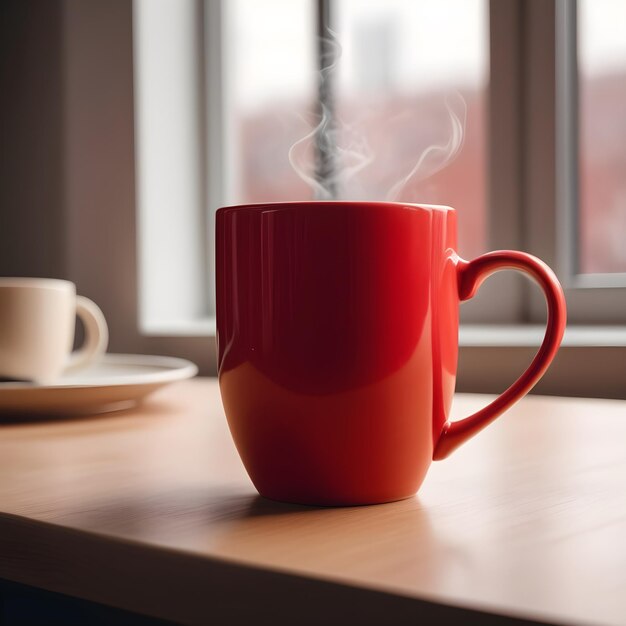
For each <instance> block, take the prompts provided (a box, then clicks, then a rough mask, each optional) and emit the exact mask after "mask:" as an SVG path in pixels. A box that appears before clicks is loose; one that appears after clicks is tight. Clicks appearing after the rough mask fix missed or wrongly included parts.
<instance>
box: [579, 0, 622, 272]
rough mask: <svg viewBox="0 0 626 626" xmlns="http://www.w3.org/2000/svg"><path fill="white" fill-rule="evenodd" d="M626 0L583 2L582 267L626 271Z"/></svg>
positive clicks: (580, 33) (604, 270) (580, 115)
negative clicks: (625, 34)
mask: <svg viewBox="0 0 626 626" xmlns="http://www.w3.org/2000/svg"><path fill="white" fill-rule="evenodd" d="M625 24H626V1H625V0H580V1H579V3H578V70H579V124H580V136H579V144H580V145H579V171H580V183H579V196H580V197H579V221H578V241H579V254H578V268H577V269H578V271H579V272H580V273H583V274H589V273H611V272H626V244H625V242H624V237H625V233H626V37H625V36H624V25H625Z"/></svg>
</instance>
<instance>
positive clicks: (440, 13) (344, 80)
mask: <svg viewBox="0 0 626 626" xmlns="http://www.w3.org/2000/svg"><path fill="white" fill-rule="evenodd" d="M333 6H334V7H335V18H336V30H337V31H338V39H339V43H340V45H341V47H342V57H341V60H340V63H339V66H338V70H337V71H338V78H337V83H338V84H337V89H338V99H337V111H338V114H339V117H340V118H341V120H342V123H340V125H339V129H338V132H339V138H338V143H340V144H342V145H343V146H344V147H346V148H347V149H348V150H350V149H352V150H355V151H356V152H359V151H360V152H361V153H362V154H363V155H364V157H365V159H366V161H367V165H365V166H364V167H363V169H362V170H361V171H359V172H357V173H356V174H355V175H354V176H353V177H352V179H350V180H348V181H346V182H345V185H344V186H345V187H346V188H347V190H348V193H350V194H351V195H353V196H358V197H365V198H367V199H380V200H384V199H390V200H401V201H406V202H422V203H431V204H447V205H450V206H453V207H455V208H456V209H458V218H459V252H460V254H461V255H462V256H465V257H466V258H472V257H473V256H476V255H477V254H479V253H481V252H484V251H485V248H486V228H485V220H486V189H485V187H486V120H485V117H486V110H485V106H486V89H487V83H488V61H489V59H488V55H489V52H488V2H487V0H439V1H438V2H433V1H432V0H367V1H365V0H335V2H334V4H333ZM342 132H343V134H344V136H343V137H342V136H341V133H342ZM350 162H351V163H354V162H355V158H354V156H351V161H350ZM349 164H350V163H348V165H349Z"/></svg>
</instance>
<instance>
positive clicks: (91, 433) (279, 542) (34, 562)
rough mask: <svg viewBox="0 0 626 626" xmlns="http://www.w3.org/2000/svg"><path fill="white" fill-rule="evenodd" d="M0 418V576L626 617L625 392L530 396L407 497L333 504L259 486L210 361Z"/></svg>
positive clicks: (123, 587) (107, 593) (341, 608)
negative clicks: (83, 403) (128, 404)
mask: <svg viewBox="0 0 626 626" xmlns="http://www.w3.org/2000/svg"><path fill="white" fill-rule="evenodd" d="M487 401H488V397H486V396H472V395H459V396H457V398H456V401H455V413H457V414H458V415H459V416H461V415H465V414H468V413H469V412H470V411H473V410H475V409H477V408H479V407H480V406H482V405H484V404H485V403H486V402H487ZM1 419H2V422H1V423H0V578H5V579H7V580H13V581H16V582H20V583H24V584H28V585H32V586H36V587H40V588H43V589H47V590H50V591H56V592H59V593H64V594H69V595H74V596H76V597H79V598H84V599H87V600H92V601H96V602H101V603H103V604H108V605H111V606H114V607H118V608H122V609H126V610H130V611H136V612H139V613H144V614H146V615H152V616H155V617H161V618H164V619H169V620H173V621H177V622H183V623H197V624H206V623H209V621H212V620H216V621H214V623H216V624H227V623H250V621H251V620H254V621H255V623H281V622H282V623H299V624H309V623H311V624H313V623H319V622H320V621H321V620H324V622H325V623H372V624H375V623H383V622H385V623H397V624H400V623H416V621H417V620H418V619H422V620H423V619H424V618H426V620H427V621H428V620H431V622H432V621H438V620H443V619H445V620H446V623H447V622H448V621H458V622H463V621H465V622H467V620H468V616H470V615H474V616H475V617H476V620H479V621H480V623H484V624H489V623H502V620H503V619H504V618H513V617H515V618H518V619H520V620H522V621H526V622H527V621H536V622H542V623H564V624H600V625H603V624H607V625H609V624H611V625H613V624H624V623H626V402H622V401H609V400H585V399H565V398H543V397H529V398H526V399H525V400H523V401H522V402H521V403H520V404H518V405H517V406H516V407H515V408H514V409H512V410H511V411H510V412H509V413H508V414H506V415H505V416H504V417H502V418H501V419H500V420H498V421H497V422H496V423H495V424H494V425H492V426H490V427H489V428H488V429H487V430H486V431H484V432H483V433H481V434H480V435H479V436H478V437H476V438H475V439H474V440H473V441H471V442H470V443H469V444H467V445H466V446H464V447H463V448H461V449H460V450H459V451H457V452H456V453H455V454H454V455H453V456H452V457H451V458H450V459H448V460H446V461H442V462H438V463H435V464H433V465H432V466H431V469H430V472H429V475H428V476H427V478H426V481H425V483H424V485H423V487H422V489H421V491H420V493H419V494H418V495H417V496H416V497H415V498H412V499H409V500H404V501H402V502H396V503H392V504H386V505H378V506H368V507H354V508H339V509H330V508H311V507H301V506H294V505H284V504H279V503H274V502H270V501H268V500H264V499H262V498H260V497H259V496H257V495H256V492H255V491H254V488H253V487H252V485H251V483H250V482H249V480H248V478H247V476H246V474H245V471H244V469H243V467H242V466H241V463H240V461H239V458H238V456H237V453H236V450H235V448H234V446H233V443H232V441H231V438H230V435H229V433H228V429H227V426H226V422H225V418H224V415H223V411H222V408H221V402H220V398H219V392H218V388H217V383H216V381H215V380H214V379H196V380H193V381H188V382H185V383H178V384H176V385H172V386H171V387H169V388H167V389H164V390H162V391H160V392H158V393H157V394H155V395H154V396H153V397H152V398H151V399H149V400H148V401H147V402H146V403H145V404H144V406H143V407H142V408H141V409H137V410H133V411H126V412H121V413H118V414H114V415H108V416H100V417H92V418H73V419H71V420H69V419H68V420H65V421H30V422H24V421H23V420H21V419H17V418H16V419H15V420H11V419H10V418H7V417H4V418H1ZM472 611H474V612H477V613H472ZM481 612H482V613H481ZM381 620H382V621H381ZM422 623H426V622H422Z"/></svg>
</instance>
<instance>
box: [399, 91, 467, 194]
mask: <svg viewBox="0 0 626 626" xmlns="http://www.w3.org/2000/svg"><path fill="white" fill-rule="evenodd" d="M455 95H456V100H457V103H456V104H457V105H458V107H459V109H460V113H459V112H457V111H455V108H454V102H453V101H452V97H451V96H446V98H445V100H444V104H445V107H446V110H447V111H448V115H449V116H450V136H449V138H448V141H447V142H446V143H445V144H442V145H437V144H435V145H431V146H428V148H426V150H424V151H423V152H422V154H421V155H420V157H419V159H418V160H417V162H416V163H415V165H414V166H413V169H412V170H411V171H410V172H409V173H408V174H407V175H406V176H405V177H404V178H402V179H401V180H399V181H398V182H397V183H396V184H395V185H393V187H392V188H391V189H390V190H389V193H388V194H387V200H389V201H395V200H397V199H398V196H399V195H400V194H401V193H402V191H403V189H404V188H405V187H406V186H407V184H408V183H409V182H413V183H415V182H419V181H422V180H425V179H426V178H429V177H430V176H434V175H435V174H436V173H437V172H440V171H441V170H442V169H444V168H445V167H447V166H448V165H450V163H452V162H453V161H454V159H455V158H456V156H457V155H458V154H459V152H460V151H461V148H462V147H463V139H464V133H463V129H464V128H465V122H466V119H467V105H466V104H465V100H464V99H463V96H461V94H460V93H456V94H455Z"/></svg>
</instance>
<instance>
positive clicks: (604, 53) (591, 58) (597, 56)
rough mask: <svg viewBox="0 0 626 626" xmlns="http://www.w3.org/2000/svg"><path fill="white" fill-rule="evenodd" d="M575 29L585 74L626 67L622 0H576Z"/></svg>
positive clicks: (625, 20) (625, 5)
mask: <svg viewBox="0 0 626 626" xmlns="http://www.w3.org/2000/svg"><path fill="white" fill-rule="evenodd" d="M578 31H579V46H580V49H579V63H580V68H581V70H582V71H583V72H584V73H585V74H587V73H589V74H599V73H604V72H609V71H611V70H615V69H621V70H622V71H624V69H626V0H579V3H578Z"/></svg>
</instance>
